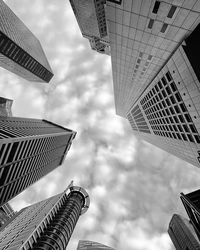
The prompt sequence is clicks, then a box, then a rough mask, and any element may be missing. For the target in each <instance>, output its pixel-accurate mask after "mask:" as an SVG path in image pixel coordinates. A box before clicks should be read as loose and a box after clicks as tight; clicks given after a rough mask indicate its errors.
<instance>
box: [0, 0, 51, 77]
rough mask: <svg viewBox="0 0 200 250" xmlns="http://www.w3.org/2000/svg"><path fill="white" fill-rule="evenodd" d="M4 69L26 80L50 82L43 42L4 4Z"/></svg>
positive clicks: (0, 50)
mask: <svg viewBox="0 0 200 250" xmlns="http://www.w3.org/2000/svg"><path fill="white" fill-rule="evenodd" d="M0 66H1V67H3V68H5V69H7V70H9V71H11V72H13V73H14V74H17V75H19V76H21V77H23V78H25V79H26V80H29V81H36V82H49V81H50V80H51V78H52V77H53V73H52V70H51V67H50V65H49V63H48V61H47V58H46V56H45V53H44V51H43V49H42V46H41V44H40V42H39V40H38V39H37V38H36V37H35V36H34V34H33V33H32V32H31V31H30V30H29V29H28V28H27V27H26V26H25V24H24V23H23V22H22V21H21V20H20V19H19V18H18V17H17V16H16V15H15V14H14V13H13V12H12V10H11V9H10V8H9V7H8V6H7V5H6V4H5V3H4V1H3V0H0Z"/></svg>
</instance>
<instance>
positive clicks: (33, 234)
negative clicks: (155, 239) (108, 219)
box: [0, 184, 90, 250]
mask: <svg viewBox="0 0 200 250" xmlns="http://www.w3.org/2000/svg"><path fill="white" fill-rule="evenodd" d="M89 202H90V201H89V196H88V194H87V192H86V191H85V190H84V189H83V188H81V187H77V186H73V185H72V184H70V185H69V186H68V187H67V189H66V190H65V191H64V192H63V193H61V194H58V195H55V196H53V197H51V198H48V199H46V200H43V201H40V202H38V203H36V204H33V205H31V206H28V207H26V208H23V209H22V210H21V211H20V212H19V213H18V214H17V215H16V216H15V218H14V219H13V220H12V221H11V222H10V223H9V224H8V225H6V226H5V227H4V228H3V229H2V231H0V249H2V250H3V249H7V250H30V249H31V250H36V249H37V250H44V249H46V250H47V249H48V250H55V249H57V250H65V249H66V246H67V244H68V242H69V240H70V237H71V235H72V232H73V230H74V228H75V226H76V223H77V221H78V219H79V217H80V215H81V214H83V213H84V212H86V211H87V209H88V207H89Z"/></svg>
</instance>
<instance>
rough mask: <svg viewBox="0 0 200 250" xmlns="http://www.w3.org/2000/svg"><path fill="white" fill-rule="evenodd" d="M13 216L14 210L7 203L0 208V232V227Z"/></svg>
mask: <svg viewBox="0 0 200 250" xmlns="http://www.w3.org/2000/svg"><path fill="white" fill-rule="evenodd" d="M14 215H15V212H14V210H13V209H12V207H11V206H10V204H9V203H5V204H4V205H3V206H1V207H0V230H1V227H2V226H3V225H4V224H5V223H6V222H8V221H9V220H10V219H11V218H12V217H13V216H14Z"/></svg>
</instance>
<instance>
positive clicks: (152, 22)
mask: <svg viewBox="0 0 200 250" xmlns="http://www.w3.org/2000/svg"><path fill="white" fill-rule="evenodd" d="M153 24H154V20H153V19H150V20H149V24H148V29H152V27H153Z"/></svg>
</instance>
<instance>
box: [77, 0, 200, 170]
mask: <svg viewBox="0 0 200 250" xmlns="http://www.w3.org/2000/svg"><path fill="white" fill-rule="evenodd" d="M77 1H78V0H77ZM91 2H93V3H94V2H96V1H95V0H94V1H91ZM102 2H105V1H102ZM102 4H103V3H102ZM80 6H81V5H80ZM76 10H77V8H76ZM104 10H105V17H106V24H104V26H106V27H107V35H108V38H109V46H110V50H111V61H112V74H113V85H114V86H113V88H114V99H115V108H116V113H117V114H118V115H120V116H122V117H124V118H127V119H128V120H129V122H130V124H131V127H132V129H133V131H134V134H135V135H137V136H138V137H139V138H141V139H144V140H146V141H148V142H149V143H152V144H154V145H155V146H157V147H160V148H161V149H163V150H165V151H167V152H169V153H171V154H174V155H176V156H177V157H179V158H181V159H183V160H185V161H187V162H189V163H191V164H193V165H195V166H197V167H200V82H199V81H200V74H199V69H198V67H199V63H198V58H199V57H198V56H197V53H198V44H199V42H200V38H199V37H200V24H199V22H200V1H198V0H194V1H192V2H191V1H175V0H172V1H156V0H149V1H145V0H143V1H141V0H126V1H125V0H122V1H106V2H105V3H104ZM74 12H75V11H74ZM79 12H81V13H82V14H80V13H79ZM86 14H87V12H86V11H83V10H82V9H81V8H80V10H79V11H77V13H75V15H76V18H77V16H79V17H80V16H81V15H82V16H84V17H85V19H87V18H88V16H87V15H86ZM82 16H81V20H84V18H83V17H82ZM77 19H78V18H77ZM91 23H92V22H91ZM79 26H81V24H79ZM92 27H93V28H94V30H92V29H90V36H92V33H93V34H96V33H95V32H97V30H98V29H97V28H96V26H95V25H93V23H92ZM80 29H81V32H82V33H83V27H80ZM84 30H86V28H85V29H84Z"/></svg>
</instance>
